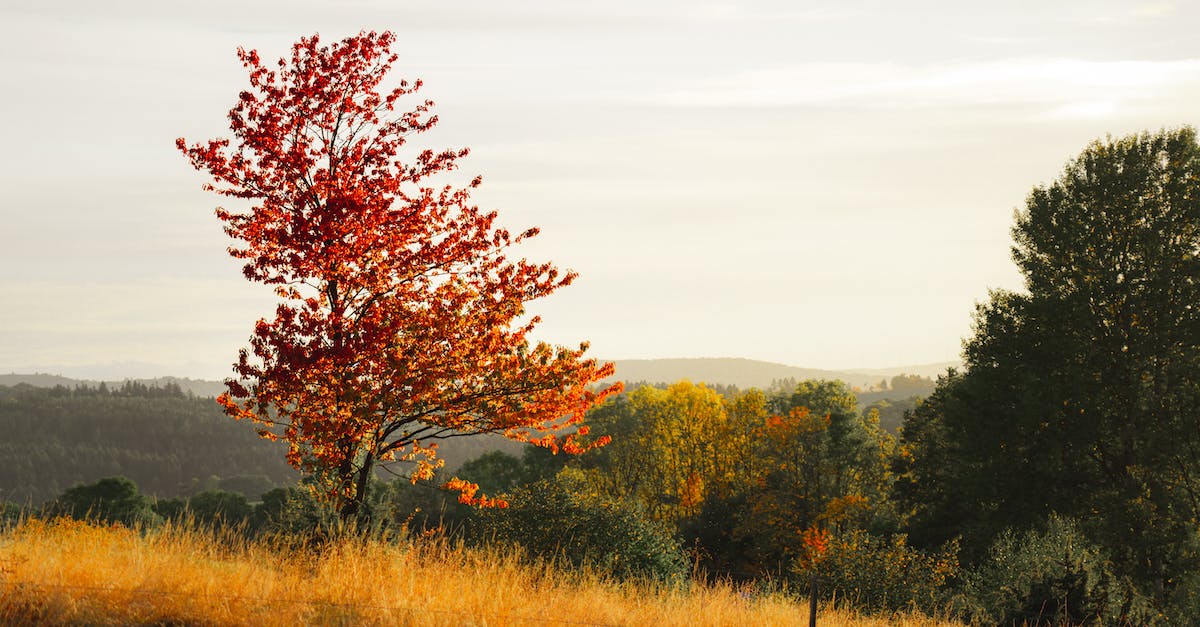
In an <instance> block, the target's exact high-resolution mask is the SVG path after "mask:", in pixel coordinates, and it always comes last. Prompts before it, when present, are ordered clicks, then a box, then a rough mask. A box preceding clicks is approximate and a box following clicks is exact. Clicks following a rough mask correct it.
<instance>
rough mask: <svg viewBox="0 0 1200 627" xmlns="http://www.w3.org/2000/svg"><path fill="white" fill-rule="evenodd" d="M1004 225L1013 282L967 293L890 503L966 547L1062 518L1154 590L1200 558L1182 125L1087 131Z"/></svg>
mask: <svg viewBox="0 0 1200 627" xmlns="http://www.w3.org/2000/svg"><path fill="white" fill-rule="evenodd" d="M1013 237H1014V240H1015V245H1014V247H1013V258H1014V260H1015V261H1016V263H1017V265H1018V267H1019V268H1020V270H1021V271H1022V273H1023V274H1024V276H1025V287H1026V290H1027V291H1026V293H1009V292H994V293H993V294H992V295H991V299H990V301H989V302H987V303H985V304H983V305H981V306H980V307H979V308H978V311H977V312H976V316H975V330H974V335H973V337H972V338H971V339H970V340H968V341H967V342H966V344H965V351H964V357H965V363H966V367H967V370H966V372H965V373H964V374H963V375H961V376H956V377H949V378H945V379H943V380H942V382H941V385H940V386H939V391H938V393H937V394H935V395H934V396H935V398H931V399H930V401H927V402H926V403H924V404H923V405H922V406H921V407H920V408H918V410H917V411H916V412H914V415H913V419H912V420H910V421H909V423H908V424H906V426H905V427H904V435H903V452H904V453H905V454H906V455H907V456H908V459H907V460H905V461H903V462H902V463H901V464H900V465H899V466H900V468H899V470H901V471H903V472H904V473H905V474H906V477H905V478H904V481H903V483H905V484H906V487H905V489H902V490H898V492H897V494H898V495H899V496H900V500H901V502H902V507H904V508H906V510H907V511H908V513H909V514H911V517H910V525H911V526H913V527H914V529H913V531H914V532H921V535H923V537H924V538H925V539H926V540H930V541H932V540H935V539H937V538H938V537H939V536H941V537H943V538H944V536H945V535H947V534H948V533H950V532H951V530H952V529H953V528H954V527H955V526H958V527H960V528H962V529H965V530H967V531H966V533H964V548H965V549H967V550H968V552H973V553H974V554H976V555H978V554H979V552H980V550H981V549H982V548H985V547H986V543H987V541H988V538H989V537H991V536H994V535H995V534H996V533H998V532H999V531H1000V529H1003V528H1005V527H1012V528H1015V529H1030V528H1032V527H1033V525H1035V524H1036V523H1037V522H1038V521H1042V520H1045V519H1046V518H1047V517H1048V516H1049V515H1050V514H1051V513H1054V512H1057V513H1059V514H1062V515H1065V516H1071V517H1074V518H1077V519H1078V520H1080V525H1081V529H1082V531H1083V532H1084V533H1085V534H1086V535H1087V536H1088V537H1089V538H1090V539H1091V540H1092V541H1095V542H1097V543H1098V544H1099V545H1100V546H1102V547H1103V548H1104V550H1105V551H1106V552H1107V553H1108V554H1109V556H1110V558H1111V559H1112V561H1113V563H1114V568H1116V570H1117V572H1118V574H1119V575H1121V576H1128V577H1132V578H1133V579H1134V580H1135V581H1136V582H1138V583H1139V585H1141V586H1143V587H1144V588H1145V590H1147V591H1148V592H1149V593H1150V594H1151V595H1152V596H1153V598H1154V599H1155V601H1156V602H1157V603H1160V604H1161V603H1167V602H1168V600H1169V599H1170V598H1171V597H1172V595H1173V594H1175V592H1176V591H1175V590H1174V588H1175V587H1176V584H1177V582H1178V581H1179V580H1180V578H1181V577H1182V576H1183V575H1184V574H1186V573H1187V572H1189V571H1193V570H1195V567H1194V564H1195V563H1196V560H1197V559H1198V558H1200V555H1198V554H1197V550H1196V549H1197V547H1196V524H1195V521H1196V520H1197V518H1198V517H1200V412H1197V411H1196V408H1197V407H1200V342H1198V340H1197V338H1200V307H1198V306H1197V303H1200V259H1198V257H1197V255H1198V253H1200V147H1198V146H1197V142H1196V135H1195V131H1194V130H1193V129H1191V128H1183V129H1179V130H1171V131H1162V132H1158V133H1153V134H1139V135H1132V136H1128V137H1124V138H1121V139H1115V140H1114V139H1109V140H1107V141H1104V142H1095V143H1093V144H1091V145H1090V146H1088V148H1087V149H1086V150H1084V152H1083V153H1082V154H1081V155H1080V156H1079V157H1078V158H1076V159H1075V160H1073V161H1071V162H1070V163H1069V164H1068V165H1067V166H1066V168H1065V169H1064V171H1063V173H1062V174H1061V176H1060V177H1059V178H1058V179H1057V180H1056V181H1054V182H1053V183H1052V184H1050V185H1047V186H1044V187H1037V188H1035V189H1034V190H1033V192H1032V193H1031V194H1030V195H1029V198H1028V200H1027V202H1026V206H1025V208H1024V209H1023V210H1022V211H1020V212H1018V214H1017V217H1016V225H1015V226H1014V227H1013ZM955 501H958V502H957V503H956V502H955ZM925 525H930V526H931V527H933V528H935V529H936V530H935V531H933V532H930V531H931V528H930V527H924V528H922V527H923V526H925ZM917 535H918V533H914V539H915V538H916V537H917Z"/></svg>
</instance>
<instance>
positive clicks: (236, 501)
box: [187, 490, 254, 526]
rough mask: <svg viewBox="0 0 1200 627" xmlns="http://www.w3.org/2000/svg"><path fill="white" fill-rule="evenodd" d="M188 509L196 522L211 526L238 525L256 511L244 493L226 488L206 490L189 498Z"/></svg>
mask: <svg viewBox="0 0 1200 627" xmlns="http://www.w3.org/2000/svg"><path fill="white" fill-rule="evenodd" d="M187 509H188V511H189V512H190V513H191V515H192V517H193V519H194V520H195V521H196V522H198V523H200V524H203V525H209V526H216V525H227V526H236V525H238V524H241V523H243V522H245V521H247V520H248V519H249V518H250V516H251V514H252V513H253V511H254V508H252V507H251V506H250V503H249V502H248V501H247V500H246V497H245V496H244V495H242V494H239V493H237V492H226V491H224V490H206V491H204V492H201V493H200V494H197V495H196V496H193V497H191V498H189V499H188V500H187Z"/></svg>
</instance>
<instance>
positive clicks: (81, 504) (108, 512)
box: [49, 477, 160, 527]
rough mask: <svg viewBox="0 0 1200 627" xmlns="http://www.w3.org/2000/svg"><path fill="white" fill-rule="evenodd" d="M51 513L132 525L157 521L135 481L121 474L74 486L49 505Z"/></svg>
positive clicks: (147, 499)
mask: <svg viewBox="0 0 1200 627" xmlns="http://www.w3.org/2000/svg"><path fill="white" fill-rule="evenodd" d="M49 509H50V513H51V514H57V515H63V516H70V517H71V518H75V519H77V520H84V519H89V520H97V521H101V522H107V523H121V524H123V525H126V526H129V527H133V526H136V525H152V524H156V523H158V522H160V519H159V517H158V516H157V515H156V514H155V513H154V510H153V509H152V508H151V503H150V499H149V498H148V497H146V496H145V495H143V494H142V493H140V492H138V487H137V484H135V483H134V482H133V481H130V480H129V479H126V478H125V477H106V478H104V479H101V480H99V481H97V482H96V483H92V484H88V485H77V486H75V487H73V488H71V489H69V490H67V491H66V492H63V493H62V495H60V496H59V497H58V499H56V500H55V501H54V502H53V503H52V504H51V505H50V507H49Z"/></svg>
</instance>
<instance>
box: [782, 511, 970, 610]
mask: <svg viewBox="0 0 1200 627" xmlns="http://www.w3.org/2000/svg"><path fill="white" fill-rule="evenodd" d="M813 568H815V569H816V574H817V577H818V581H819V582H820V583H819V591H820V593H821V595H822V596H823V597H825V598H835V599H837V600H838V601H839V602H841V601H844V602H845V603H847V604H848V605H849V606H851V607H853V608H854V609H856V610H861V611H864V612H881V611H889V612H894V611H897V610H910V609H916V610H920V611H922V612H926V613H937V612H939V611H940V610H941V609H942V608H943V607H944V606H945V604H946V601H947V600H948V598H949V590H950V586H951V584H952V583H953V581H954V580H955V578H956V577H957V576H958V545H957V543H954V542H952V543H950V544H948V545H946V546H945V547H943V548H942V549H941V550H940V551H937V552H928V551H921V550H918V549H915V548H913V547H911V546H909V545H908V539H907V537H906V536H904V535H903V534H897V535H893V536H891V537H890V538H885V537H881V536H877V535H873V534H870V533H868V532H866V531H863V530H852V531H848V532H845V533H841V534H837V535H834V536H833V537H831V539H830V541H829V545H828V548H827V549H826V550H825V552H824V553H823V554H822V557H821V559H820V560H819V561H818V562H817V563H816V564H815V566H813V565H809V564H807V563H806V562H805V561H804V560H797V561H796V562H795V563H794V565H793V568H792V573H793V575H794V576H795V580H796V583H797V585H798V587H801V588H804V589H806V588H807V587H808V582H809V579H810V577H811V576H812V574H813Z"/></svg>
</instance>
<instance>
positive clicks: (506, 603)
mask: <svg viewBox="0 0 1200 627" xmlns="http://www.w3.org/2000/svg"><path fill="white" fill-rule="evenodd" d="M804 609H805V608H804V607H803V605H802V604H800V603H798V602H796V601H795V600H793V599H791V598H789V597H787V596H786V595H783V594H775V595H763V596H757V595H753V594H750V593H749V592H748V591H746V590H744V589H739V588H737V587H735V586H731V585H728V584H723V583H709V584H690V585H684V586H669V585H665V584H656V583H653V582H645V581H641V582H623V583H622V582H614V581H611V580H607V579H605V578H603V577H600V576H598V575H596V574H594V573H589V572H587V571H584V572H577V571H570V572H567V571H562V570H559V569H557V568H555V567H554V566H553V565H552V564H546V563H540V564H530V563H529V562H528V560H525V559H522V556H521V554H520V553H519V552H518V551H514V550H501V549H495V550H472V549H466V548H463V547H462V546H458V545H453V544H451V543H448V542H445V541H439V540H420V539H418V540H413V541H405V542H389V541H386V540H378V539H364V538H362V537H348V538H344V539H335V540H331V541H328V542H325V543H322V544H319V545H318V544H314V545H309V546H297V545H296V544H295V543H288V542H284V541H281V540H279V539H276V540H254V541H251V540H246V539H245V537H244V536H243V535H240V534H237V533H233V532H229V533H222V532H219V531H218V532H213V531H206V530H201V529H197V528H195V527H189V526H186V525H171V524H167V525H164V526H162V527H159V528H156V529H150V530H144V531H139V530H131V529H126V528H124V527H120V526H100V525H95V524H90V523H85V522H79V521H73V520H69V519H59V520H54V521H50V522H47V521H42V520H37V519H30V520H24V521H21V522H19V523H18V524H17V525H16V526H15V527H12V528H10V529H8V530H5V531H0V624H6V625H8V624H18V625H19V624H37V625H64V624H89V625H133V624H168V623H169V624H195V625H302V624H316V625H422V626H437V625H455V626H458V625H489V626H497V625H548V626H549V625H564V626H566V625H688V626H689V627H700V626H705V625H797V624H801V621H802V619H803V617H804V616H805V614H804ZM820 624H821V625H877V626H880V627H882V626H883V625H911V626H914V627H915V626H931V625H939V624H943V623H939V622H936V621H933V620H931V619H927V618H923V617H920V616H904V615H897V616H892V617H887V618H879V619H864V618H859V617H856V616H854V615H852V614H850V613H848V612H845V611H832V610H831V611H827V612H825V613H823V614H822V616H821V619H820Z"/></svg>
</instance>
